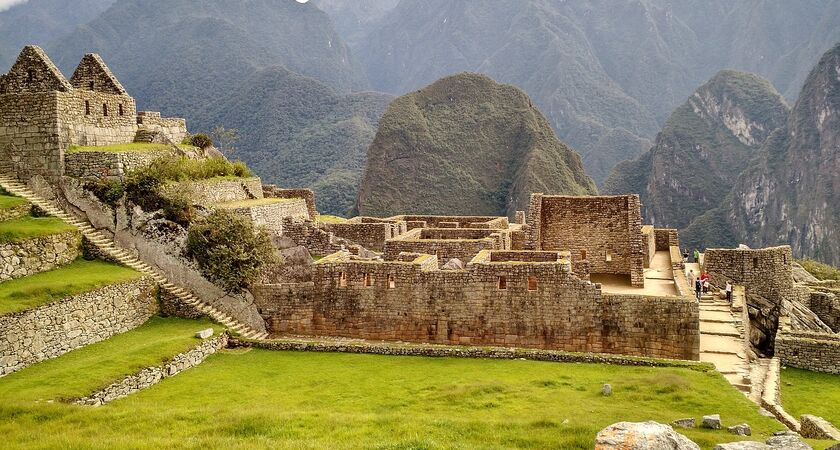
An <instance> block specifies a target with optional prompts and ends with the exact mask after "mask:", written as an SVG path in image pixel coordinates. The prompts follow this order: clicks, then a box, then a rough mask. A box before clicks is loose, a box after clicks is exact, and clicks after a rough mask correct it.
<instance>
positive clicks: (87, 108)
mask: <svg viewBox="0 0 840 450" xmlns="http://www.w3.org/2000/svg"><path fill="white" fill-rule="evenodd" d="M85 115H86V116H89V115H90V102H89V101H87V100H85Z"/></svg>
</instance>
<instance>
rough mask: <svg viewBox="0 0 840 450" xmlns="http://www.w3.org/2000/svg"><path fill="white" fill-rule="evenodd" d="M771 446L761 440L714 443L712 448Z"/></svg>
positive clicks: (731, 449)
mask: <svg viewBox="0 0 840 450" xmlns="http://www.w3.org/2000/svg"><path fill="white" fill-rule="evenodd" d="M772 448H773V447H770V446H769V445H767V444H765V443H763V442H755V441H739V442H727V443H725V444H718V445H715V448H714V449H713V450H771V449H772Z"/></svg>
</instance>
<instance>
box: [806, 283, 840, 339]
mask: <svg viewBox="0 0 840 450" xmlns="http://www.w3.org/2000/svg"><path fill="white" fill-rule="evenodd" d="M808 300H809V301H808V309H810V310H811V311H813V312H814V314H816V315H817V317H819V318H820V320H822V321H823V323H825V324H826V325H828V326H829V327H830V328H831V329H832V330H833V331H834V332H835V333H837V332H840V296H838V295H837V294H834V293H831V292H818V291H812V292H810V295H809V299H808Z"/></svg>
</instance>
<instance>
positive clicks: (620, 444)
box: [595, 422, 700, 450]
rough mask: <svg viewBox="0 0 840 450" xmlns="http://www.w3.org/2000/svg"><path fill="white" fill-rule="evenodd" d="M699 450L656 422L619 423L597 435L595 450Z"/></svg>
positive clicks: (666, 426)
mask: <svg viewBox="0 0 840 450" xmlns="http://www.w3.org/2000/svg"><path fill="white" fill-rule="evenodd" d="M619 449H620V450H700V447H699V446H698V445H697V444H695V443H694V442H692V441H691V440H690V439H688V438H687V437H685V436H683V435H681V434H679V433H677V432H676V431H674V429H673V428H671V427H670V426H669V425H663V424H661V423H657V422H619V423H614V424H612V425H610V426H608V427H606V428H604V429H603V430H601V431H600V432H599V433H598V436H596V437H595V450H619Z"/></svg>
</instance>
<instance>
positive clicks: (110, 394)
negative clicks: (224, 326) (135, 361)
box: [71, 331, 228, 406]
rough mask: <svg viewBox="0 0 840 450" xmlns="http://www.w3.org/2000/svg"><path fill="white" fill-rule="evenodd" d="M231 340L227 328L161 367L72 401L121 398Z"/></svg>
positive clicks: (84, 402) (190, 364)
mask: <svg viewBox="0 0 840 450" xmlns="http://www.w3.org/2000/svg"><path fill="white" fill-rule="evenodd" d="M227 342H228V334H227V332H226V331H223V332H222V333H221V334H219V335H218V336H216V337H215V338H212V339H207V340H205V341H203V342H202V343H201V344H199V345H197V346H195V347H193V348H191V349H190V350H187V351H186V352H183V353H179V354H177V355H175V356H174V357H173V358H172V359H171V360H169V361H167V362H165V363H163V364H161V365H159V366H152V367H145V368H143V369H140V370H139V371H138V372H137V373H135V374H133V375H129V376H127V377H125V378H123V379H121V380H119V381H116V382H114V383H111V384H110V385H108V386H107V387H105V388H103V389H100V390H98V391H95V392H93V393H91V394H90V395H87V396H85V397H81V398H78V399H75V400H71V402H72V403H75V404H78V405H87V406H101V405H104V404H106V403H109V402H112V401H114V400H117V399H119V398H123V397H127V396H129V395H131V394H133V393H135V392H138V391H141V390H143V389H146V388H148V387H150V386H153V385H155V384H157V383H160V382H161V380H163V379H164V378H169V377H172V376H175V375H177V374H179V373H181V372H183V371H185V370H187V369H190V368H192V367H195V366H197V365H199V364H201V363H202V362H204V360H205V359H207V357H208V356H210V355H212V354H214V353H216V351H218V350H219V349H222V348H224V347H226V346H227Z"/></svg>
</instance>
